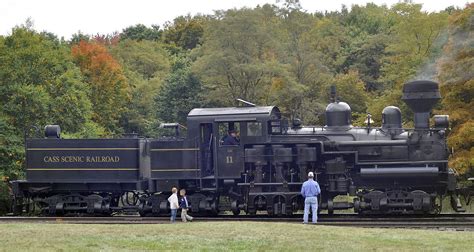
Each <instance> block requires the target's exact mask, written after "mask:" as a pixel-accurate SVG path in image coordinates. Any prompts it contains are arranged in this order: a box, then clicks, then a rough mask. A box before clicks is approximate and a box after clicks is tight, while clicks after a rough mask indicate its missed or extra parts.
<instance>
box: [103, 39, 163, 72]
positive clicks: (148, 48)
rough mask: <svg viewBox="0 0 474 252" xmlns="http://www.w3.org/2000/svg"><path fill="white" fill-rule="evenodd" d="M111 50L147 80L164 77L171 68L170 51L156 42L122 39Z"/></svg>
mask: <svg viewBox="0 0 474 252" xmlns="http://www.w3.org/2000/svg"><path fill="white" fill-rule="evenodd" d="M110 52H111V53H112V54H113V55H114V57H115V58H116V59H117V60H118V61H120V63H121V64H122V66H123V67H125V68H127V69H129V70H131V71H134V72H137V73H139V74H140V75H141V76H142V77H143V78H144V79H146V80H148V79H152V78H155V77H164V75H165V74H166V73H168V71H169V68H170V63H169V59H168V58H169V55H168V53H167V52H166V50H165V49H164V48H163V46H162V45H161V44H159V43H156V42H152V41H147V40H143V41H136V40H122V41H120V43H119V44H118V45H117V46H114V47H113V48H111V51H110Z"/></svg>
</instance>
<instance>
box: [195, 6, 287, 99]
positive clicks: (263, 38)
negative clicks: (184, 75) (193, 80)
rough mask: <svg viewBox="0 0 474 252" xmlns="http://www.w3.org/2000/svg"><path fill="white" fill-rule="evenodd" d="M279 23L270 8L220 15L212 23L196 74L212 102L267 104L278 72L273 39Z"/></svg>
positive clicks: (233, 11) (222, 13) (205, 38)
mask: <svg viewBox="0 0 474 252" xmlns="http://www.w3.org/2000/svg"><path fill="white" fill-rule="evenodd" d="M276 21H277V18H276V15H275V9H274V7H272V6H269V5H265V6H263V7H257V8H256V9H254V10H251V9H240V10H228V11H224V12H217V13H216V18H215V19H214V20H212V21H209V23H208V25H207V26H206V29H205V34H204V44H203V46H202V47H201V50H200V55H201V57H199V58H198V59H197V61H196V63H195V64H194V71H195V72H196V73H198V74H199V76H200V78H201V79H202V80H203V82H204V83H205V86H206V89H207V90H208V92H209V93H208V97H209V101H210V102H213V103H216V104H220V105H230V104H235V103H236V102H235V100H236V99H237V98H242V99H246V100H250V101H253V102H257V103H259V102H261V103H265V100H267V99H268V92H267V91H268V88H269V86H270V83H271V79H272V77H273V76H274V75H275V71H277V69H278V68H279V62H278V60H277V49H275V47H276V46H278V44H277V43H275V42H276V41H275V39H274V37H273V36H272V31H274V30H275V29H276V27H275V22H276Z"/></svg>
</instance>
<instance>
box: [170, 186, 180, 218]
mask: <svg viewBox="0 0 474 252" xmlns="http://www.w3.org/2000/svg"><path fill="white" fill-rule="evenodd" d="M171 192H172V193H173V194H171V196H170V197H169V198H168V202H169V203H170V208H171V218H170V221H171V223H174V222H175V221H176V212H177V211H178V208H179V205H178V194H177V193H178V188H176V187H174V186H173V188H171Z"/></svg>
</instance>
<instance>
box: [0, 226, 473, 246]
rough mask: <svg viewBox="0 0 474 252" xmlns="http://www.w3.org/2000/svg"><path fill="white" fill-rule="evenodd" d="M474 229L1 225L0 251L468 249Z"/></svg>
mask: <svg viewBox="0 0 474 252" xmlns="http://www.w3.org/2000/svg"><path fill="white" fill-rule="evenodd" d="M473 239H474V232H466V231H434V230H408V229H406V230H405V229H375V228H373V229H370V228H347V227H331V226H322V225H317V226H314V225H302V224H297V223H264V222H193V223H187V224H183V223H177V224H154V225H148V224H147V225H140V224H135V225H99V224H92V225H86V224H41V223H12V224H0V244H1V246H0V250H4V251H51V250H56V251H57V250H62V251H98V250H102V251H117V250H127V251H130V250H160V251H163V250H166V251H175V250H176V251H185V250H193V251H228V250H230V251H235V250H239V251H242V250H244V251H249V250H252V251H269V250H272V251H275V250H276V251H320V250H322V251H472V248H473V247H472V246H473V245H472V241H473Z"/></svg>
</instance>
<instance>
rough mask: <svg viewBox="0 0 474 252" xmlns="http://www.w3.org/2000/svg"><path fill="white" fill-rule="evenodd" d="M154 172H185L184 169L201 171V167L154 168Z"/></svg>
mask: <svg viewBox="0 0 474 252" xmlns="http://www.w3.org/2000/svg"><path fill="white" fill-rule="evenodd" d="M151 171H152V172H184V171H199V169H152V170H151Z"/></svg>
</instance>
